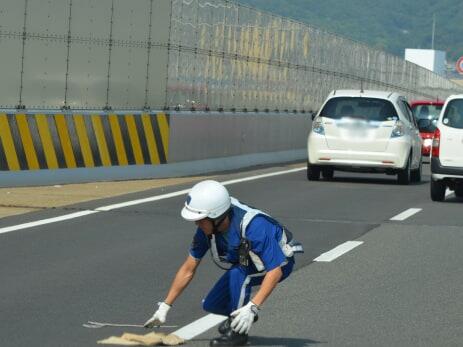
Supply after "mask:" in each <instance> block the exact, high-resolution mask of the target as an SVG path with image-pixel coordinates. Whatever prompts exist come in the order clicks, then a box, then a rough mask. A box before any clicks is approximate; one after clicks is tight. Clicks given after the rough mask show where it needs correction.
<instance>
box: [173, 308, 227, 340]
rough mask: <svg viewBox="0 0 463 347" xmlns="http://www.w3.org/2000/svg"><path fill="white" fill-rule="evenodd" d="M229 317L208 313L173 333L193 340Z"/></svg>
mask: <svg viewBox="0 0 463 347" xmlns="http://www.w3.org/2000/svg"><path fill="white" fill-rule="evenodd" d="M225 319H227V317H225V316H220V315H218V314H212V313H211V314H208V315H207V316H204V317H202V318H200V319H198V320H195V321H194V322H193V323H190V324H188V325H186V326H184V327H183V328H180V329H178V330H176V331H174V332H173V333H172V334H175V335H177V336H178V337H181V338H182V339H185V340H191V339H192V338H194V337H196V336H198V335H201V334H202V333H203V332H205V331H207V330H209V329H210V328H212V327H214V326H215V325H217V324H219V323H222V322H223V321H224V320H225Z"/></svg>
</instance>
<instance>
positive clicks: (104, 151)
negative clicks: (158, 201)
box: [0, 112, 311, 187]
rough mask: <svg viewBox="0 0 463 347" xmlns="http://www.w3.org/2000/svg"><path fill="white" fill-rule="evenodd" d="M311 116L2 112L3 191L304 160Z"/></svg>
mask: <svg viewBox="0 0 463 347" xmlns="http://www.w3.org/2000/svg"><path fill="white" fill-rule="evenodd" d="M310 125H311V121H310V116H309V115H308V114H289V113H281V114H280V113H277V114H268V113H253V112H251V113H209V112H173V113H170V114H165V113H163V112H151V113H140V112H139V113H118V112H114V113H102V112H100V113H97V112H95V113H92V112H90V113H85V114H82V113H68V114H63V113H52V114H43V113H34V112H27V113H17V112H3V113H0V186H2V187H7V186H25V185H43V184H65V183H77V182H89V181H99V180H126V179H141V178H161V177H177V176H186V175H196V174H203V173H208V172H214V171H224V170H232V169H238V168H242V167H248V166H253V165H259V164H269V163H278V162H289V161H295V160H302V159H304V158H305V157H306V140H307V134H308V132H309V128H310Z"/></svg>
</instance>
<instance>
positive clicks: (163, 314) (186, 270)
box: [144, 255, 200, 328]
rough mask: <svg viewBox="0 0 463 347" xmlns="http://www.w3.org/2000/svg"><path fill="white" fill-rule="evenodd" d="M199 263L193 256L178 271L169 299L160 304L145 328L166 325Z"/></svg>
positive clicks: (168, 294) (171, 286)
mask: <svg viewBox="0 0 463 347" xmlns="http://www.w3.org/2000/svg"><path fill="white" fill-rule="evenodd" d="M199 262H200V260H198V259H195V258H193V257H192V256H191V255H189V256H188V258H187V259H186V260H185V262H184V263H183V264H182V266H180V268H179V269H178V271H177V274H176V275H175V278H174V280H173V281H172V284H171V285H170V289H169V292H168V293H167V297H166V298H165V300H164V302H160V303H159V304H158V305H159V307H158V309H157V310H156V312H155V313H154V314H153V316H152V317H151V318H150V319H148V320H147V321H146V323H145V324H144V326H145V328H153V327H154V326H157V325H161V324H164V323H165V321H166V318H167V313H168V312H169V310H170V307H171V306H172V304H173V303H174V301H175V300H176V299H177V298H178V297H179V295H180V294H182V292H183V290H184V289H185V288H186V287H187V286H188V284H189V283H190V281H191V279H192V278H193V276H194V275H195V272H196V269H197V267H198V265H199Z"/></svg>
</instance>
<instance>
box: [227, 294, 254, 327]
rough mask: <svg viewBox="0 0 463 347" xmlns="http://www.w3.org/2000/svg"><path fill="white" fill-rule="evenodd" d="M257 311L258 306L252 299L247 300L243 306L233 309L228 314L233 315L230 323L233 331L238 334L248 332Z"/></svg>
mask: <svg viewBox="0 0 463 347" xmlns="http://www.w3.org/2000/svg"><path fill="white" fill-rule="evenodd" d="M258 311H259V307H258V306H257V305H256V304H255V303H253V302H252V301H249V302H248V303H247V304H246V305H245V306H243V307H241V308H239V309H237V310H236V311H233V312H232V313H231V314H230V316H232V317H234V319H233V321H232V322H231V325H230V326H231V328H232V329H233V331H234V332H235V333H238V334H248V333H249V330H250V329H251V326H252V323H254V317H255V316H256V315H257V312H258Z"/></svg>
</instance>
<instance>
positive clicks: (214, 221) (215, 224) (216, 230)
mask: <svg viewBox="0 0 463 347" xmlns="http://www.w3.org/2000/svg"><path fill="white" fill-rule="evenodd" d="M229 215H230V210H228V211H227V212H225V213H224V214H223V215H221V216H220V217H218V218H216V219H212V218H208V219H209V220H210V221H211V222H212V227H213V228H212V233H213V234H218V233H220V230H219V228H220V227H221V226H222V224H223V222H224V221H225V218H227V217H228V216H229Z"/></svg>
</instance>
